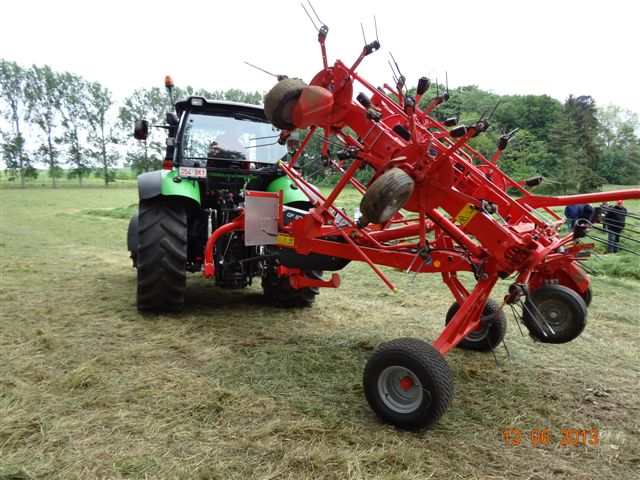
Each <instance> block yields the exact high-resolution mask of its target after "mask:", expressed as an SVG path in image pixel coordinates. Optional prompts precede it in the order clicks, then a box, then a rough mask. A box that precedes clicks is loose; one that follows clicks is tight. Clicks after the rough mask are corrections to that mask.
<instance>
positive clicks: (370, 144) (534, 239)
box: [204, 25, 640, 429]
mask: <svg viewBox="0 0 640 480" xmlns="http://www.w3.org/2000/svg"><path fill="white" fill-rule="evenodd" d="M327 33H328V28H327V27H326V26H325V25H322V26H321V27H320V28H319V29H318V41H319V43H320V47H321V53H322V62H323V66H322V69H321V70H320V71H319V72H318V74H317V75H315V77H313V78H312V79H311V81H310V82H309V84H306V83H305V82H303V81H302V80H300V79H294V78H287V77H279V81H278V83H277V84H276V85H275V86H274V87H273V88H272V89H271V91H270V92H269V93H268V94H267V96H266V97H265V107H264V109H265V113H266V116H267V119H268V120H269V121H270V122H271V123H272V124H273V125H274V126H276V127H277V128H279V129H281V130H282V133H281V141H282V142H284V141H285V140H286V139H287V138H288V137H289V136H290V135H291V134H292V131H293V130H295V129H308V133H307V135H306V137H305V138H304V139H303V141H302V143H301V146H300V148H299V149H298V151H297V152H296V154H295V155H293V156H292V158H290V159H288V160H283V161H281V162H280V169H281V170H282V171H283V172H284V173H285V174H286V175H287V176H288V177H289V178H290V180H291V182H292V183H293V184H294V185H295V186H296V187H297V188H298V189H299V190H300V191H301V192H303V193H304V194H305V195H306V197H307V198H308V200H309V202H310V204H311V205H312V208H310V209H309V210H308V212H303V214H302V215H299V216H297V217H296V218H294V219H289V221H285V220H286V211H285V210H286V209H285V208H284V207H283V200H282V194H281V193H280V194H278V193H272V192H261V193H260V194H259V195H251V193H250V192H248V194H247V198H251V202H247V203H246V205H245V207H244V208H245V211H244V213H243V214H242V215H240V216H238V217H237V218H236V220H234V222H232V223H229V224H227V225H225V226H223V227H221V228H220V229H218V230H216V231H214V232H213V233H212V235H211V236H210V238H209V241H208V242H207V247H206V249H205V264H204V271H205V276H209V277H212V276H214V274H215V268H216V265H215V262H214V260H213V259H214V251H215V244H216V241H217V240H218V238H219V237H220V236H221V235H224V234H227V233H229V232H231V231H241V232H244V235H245V238H251V237H255V236H256V235H258V234H259V233H260V232H264V231H265V226H264V221H265V220H264V219H265V218H267V219H268V218H269V217H270V216H271V217H273V218H274V219H276V222H277V225H276V226H275V227H274V228H275V229H276V232H275V233H274V234H273V235H272V240H271V241H270V243H271V244H272V245H274V248H279V249H280V250H281V251H283V252H286V251H289V252H290V254H291V255H295V256H296V258H297V259H298V263H299V264H304V261H303V259H305V258H312V257H314V256H322V258H334V259H344V260H346V261H349V260H355V261H361V262H365V263H367V264H368V265H369V266H370V267H371V269H373V271H374V272H375V273H376V274H377V275H378V276H379V277H380V278H381V280H382V281H383V282H384V283H385V284H386V285H387V286H388V287H389V288H391V289H392V290H394V291H396V290H397V289H396V287H395V286H394V285H393V283H392V282H391V281H390V280H389V279H388V278H387V277H386V276H385V275H384V273H383V272H382V271H381V270H380V269H379V268H378V266H379V265H384V266H388V267H393V268H397V269H403V270H405V271H407V272H416V273H439V274H440V275H441V276H442V279H443V281H444V283H445V284H446V285H447V287H448V288H449V289H450V291H451V293H452V294H453V297H454V299H455V302H454V303H453V305H452V307H451V308H450V309H449V312H448V313H447V319H446V326H445V328H444V330H443V331H442V333H441V334H440V335H439V337H438V338H437V339H436V340H435V342H434V343H433V345H430V344H428V343H426V342H424V341H422V340H418V339H412V338H401V339H397V340H393V341H390V342H388V343H385V344H383V345H381V346H379V347H378V348H377V349H376V351H375V352H374V353H373V355H372V357H371V358H370V360H369V361H368V362H367V365H366V367H365V370H364V391H365V395H366V398H367V401H368V402H369V404H370V406H371V407H372V409H373V410H374V411H375V413H376V414H377V415H379V416H380V417H381V418H382V419H383V420H385V421H387V422H389V423H391V424H393V425H396V426H398V427H400V428H405V429H418V428H422V427H428V426H431V425H433V424H434V423H436V422H437V421H438V419H439V418H440V417H441V416H442V415H443V413H444V412H445V411H446V409H447V408H448V406H449V404H450V402H451V400H452V396H453V377H452V374H451V371H450V369H449V367H448V365H447V363H446V361H445V359H444V355H445V354H446V353H447V352H449V351H450V350H451V349H452V348H453V347H455V346H460V347H463V348H467V349H472V350H478V351H491V350H493V348H495V347H496V346H497V345H499V344H500V343H501V342H502V340H503V337H504V335H505V331H506V316H505V314H504V312H503V310H504V309H505V307H506V306H509V307H511V306H514V305H520V306H521V307H522V321H523V323H524V325H525V326H526V327H527V328H528V330H529V332H530V334H531V336H532V337H534V338H535V339H537V340H539V341H541V342H547V343H564V342H568V341H571V340H573V339H575V338H576V337H577V336H579V335H580V334H581V332H582V331H583V329H584V328H585V324H586V318H587V304H588V303H589V301H590V298H591V288H590V281H589V277H588V275H587V274H586V272H585V271H584V270H583V268H581V266H580V264H579V261H580V260H583V259H584V257H585V252H584V250H585V249H589V248H593V246H594V245H593V244H586V243H580V242H578V241H576V240H577V239H578V238H580V237H583V236H584V235H585V232H586V229H587V228H588V226H586V225H581V226H579V227H578V228H576V229H575V231H573V232H570V233H569V234H567V235H561V234H560V232H559V227H560V226H561V225H562V224H563V220H562V219H561V218H560V217H559V216H558V215H557V214H556V213H555V212H554V211H553V210H551V207H559V206H565V205H572V204H583V203H591V202H603V201H608V200H620V199H634V198H635V199H638V198H640V190H624V191H613V192H599V193H589V194H582V195H573V196H556V197H543V196H537V195H532V194H530V193H529V192H528V191H527V189H526V188H525V187H527V186H534V185H535V184H537V183H539V179H538V180H536V179H531V180H529V181H526V182H522V181H520V182H519V181H516V180H513V179H511V178H509V177H508V176H507V175H505V174H504V173H503V172H502V171H501V170H500V169H499V168H498V167H497V165H496V162H497V160H498V158H499V156H500V154H501V152H502V151H503V150H504V149H505V147H506V146H507V143H508V140H509V135H505V136H503V137H502V138H501V139H500V142H499V144H498V148H497V151H496V153H495V155H494V156H493V157H492V158H491V159H487V158H485V157H484V156H483V155H481V154H480V153H478V152H477V151H476V150H474V149H473V148H472V147H471V146H470V145H469V140H470V139H472V138H473V137H476V136H477V135H480V134H482V133H483V132H484V131H486V130H487V129H488V128H489V121H488V120H487V119H485V118H481V119H480V120H479V121H477V122H476V123H473V124H471V125H469V126H465V125H459V124H457V121H456V120H455V119H454V120H447V121H446V122H440V121H437V120H436V119H435V118H434V117H432V116H431V112H432V111H433V110H434V109H435V108H436V107H437V106H438V105H439V104H441V103H442V102H444V101H446V100H448V97H449V94H448V92H445V93H443V94H441V95H436V96H435V98H434V99H433V100H432V101H431V103H430V104H428V106H427V107H426V108H423V109H421V108H419V103H420V100H421V98H422V97H423V95H424V94H425V92H426V91H427V90H428V88H429V83H430V82H429V80H428V79H427V78H425V77H423V78H420V80H419V81H418V84H417V89H416V94H415V95H409V94H407V93H405V92H404V87H405V79H404V77H402V76H401V75H398V78H396V85H394V86H393V87H391V86H388V85H386V84H385V85H384V88H376V87H374V86H373V85H372V84H370V83H369V82H368V81H366V80H365V79H364V78H362V77H361V76H360V75H358V73H357V72H356V69H357V68H358V66H359V65H360V63H361V62H362V60H363V59H364V58H365V57H366V56H367V55H369V54H371V53H372V52H374V51H376V50H378V49H379V48H380V43H379V42H378V40H375V41H373V42H372V43H369V44H366V45H365V46H364V48H363V50H362V52H361V54H360V55H359V57H358V58H357V59H356V61H355V62H354V63H353V64H352V65H350V66H349V65H346V64H344V63H343V62H342V61H340V60H336V61H335V63H334V64H333V65H330V64H329V62H328V60H327V52H326V48H325V39H326V37H327ZM398 73H399V72H398ZM356 87H357V88H359V89H361V91H360V92H359V93H358V94H357V95H354V93H355V90H354V88H356ZM320 132H322V134H323V136H324V144H323V152H322V153H323V158H324V160H325V161H326V162H327V163H328V164H330V165H331V166H333V167H334V168H335V169H336V170H337V171H338V172H340V174H341V176H340V179H339V181H338V182H337V184H336V185H335V187H334V188H333V189H332V190H331V192H330V193H329V194H328V195H326V196H325V195H323V194H322V193H321V192H320V191H319V190H318V189H317V188H316V187H314V186H313V185H312V184H311V183H310V182H309V181H307V180H306V179H305V178H304V176H303V175H302V173H301V171H300V170H299V169H298V168H297V165H296V163H297V162H298V160H299V158H300V156H301V155H302V153H303V152H304V151H305V148H306V147H307V145H308V144H309V141H310V139H311V138H312V137H313V136H314V135H317V134H319V133H320ZM330 136H333V137H334V138H337V139H338V140H339V141H340V143H341V150H340V151H339V152H338V153H337V155H336V156H335V157H331V156H330V153H329V137H330ZM365 165H368V166H369V167H371V168H372V169H373V170H374V172H375V173H374V175H373V178H372V180H371V181H370V182H369V184H368V185H363V184H362V183H360V182H359V181H358V180H356V178H355V174H356V173H357V172H358V170H359V169H360V168H362V167H364V166H365ZM347 185H351V186H352V187H353V188H354V189H355V190H357V191H358V192H360V193H361V194H362V200H361V203H360V211H361V213H362V216H361V217H359V218H351V217H350V216H349V215H348V214H347V213H345V212H344V211H343V210H341V209H340V208H338V207H337V206H336V205H335V203H334V202H335V201H336V199H337V198H338V196H339V195H340V193H341V192H342V191H343V189H344V188H345V187H346V186H347ZM508 189H510V190H515V191H517V192H518V195H517V196H515V197H512V196H511V195H509V194H508V193H507V190H508ZM257 210H260V214H258V215H256V214H255V213H254V212H255V211H257ZM401 210H402V212H401ZM266 241H268V240H266ZM343 265H344V264H342V266H343ZM325 269H327V270H330V268H325ZM337 269H338V268H336V269H335V270H337ZM458 272H471V273H472V275H473V278H475V286H474V287H473V288H471V289H467V288H465V286H464V285H463V283H462V282H461V280H460V279H459V277H458ZM304 273H305V272H304V270H303V269H302V268H293V267H291V266H286V264H280V265H279V266H278V267H277V268H276V274H277V275H278V276H280V277H282V278H284V279H288V281H289V283H290V285H291V287H292V288H293V289H303V288H319V287H332V288H335V287H337V286H339V277H338V275H337V274H336V273H334V274H333V275H332V277H331V279H330V280H323V279H322V278H318V277H316V278H311V277H310V276H309V275H305V274H304ZM506 278H514V281H513V283H512V284H511V286H510V287H509V288H508V291H507V292H505V295H504V298H503V300H502V301H501V302H496V301H495V300H493V299H491V298H490V294H491V292H492V290H493V289H494V287H495V285H496V283H497V282H498V281H499V280H500V279H506Z"/></svg>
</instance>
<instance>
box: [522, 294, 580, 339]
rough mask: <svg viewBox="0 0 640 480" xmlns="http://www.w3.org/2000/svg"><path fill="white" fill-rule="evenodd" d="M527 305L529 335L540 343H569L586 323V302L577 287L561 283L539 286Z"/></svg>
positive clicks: (524, 317)
mask: <svg viewBox="0 0 640 480" xmlns="http://www.w3.org/2000/svg"><path fill="white" fill-rule="evenodd" d="M525 307H526V308H525V309H524V312H523V315H522V320H523V322H524V324H525V326H526V327H527V329H528V330H529V334H530V335H531V336H532V337H533V338H535V339H537V340H540V341H541V342H545V343H566V342H570V341H571V340H573V339H574V338H576V337H578V336H579V335H580V334H581V333H582V331H583V330H584V327H585V326H586V324H587V306H586V304H585V301H584V300H583V298H582V297H581V296H580V295H579V294H578V293H576V292H575V291H574V290H571V289H570V288H567V287H563V286H562V285H548V286H546V287H542V288H539V289H538V290H536V291H534V292H533V293H532V294H531V295H530V296H529V298H528V299H527V301H526V302H525ZM540 315H541V316H542V319H541V318H540ZM547 324H548V325H547ZM549 327H551V329H552V330H553V332H552V331H551V330H550V329H549Z"/></svg>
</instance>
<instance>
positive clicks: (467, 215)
mask: <svg viewBox="0 0 640 480" xmlns="http://www.w3.org/2000/svg"><path fill="white" fill-rule="evenodd" d="M476 213H478V210H476V209H475V208H474V207H473V205H471V204H470V203H467V204H466V205H465V206H464V207H463V209H462V210H460V212H458V215H456V222H458V223H459V224H460V226H462V227H464V226H465V225H466V224H467V223H469V222H470V221H471V219H472V218H473V217H474V216H475V215H476Z"/></svg>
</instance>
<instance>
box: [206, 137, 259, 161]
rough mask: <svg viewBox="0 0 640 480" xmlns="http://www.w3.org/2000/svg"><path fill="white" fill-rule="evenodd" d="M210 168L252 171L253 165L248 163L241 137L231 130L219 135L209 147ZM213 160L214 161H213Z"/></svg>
mask: <svg viewBox="0 0 640 480" xmlns="http://www.w3.org/2000/svg"><path fill="white" fill-rule="evenodd" d="M208 158H209V161H208V162H207V164H208V166H212V167H218V168H234V169H237V168H240V169H242V170H250V169H251V168H254V167H253V165H252V164H251V163H250V162H248V161H247V156H246V153H245V146H244V145H243V144H242V142H240V139H239V135H236V134H235V132H232V131H230V130H228V131H226V132H225V133H223V134H221V135H218V136H217V137H216V138H215V139H214V140H213V141H212V142H211V144H210V145H209V153H208ZM212 160H213V161H212Z"/></svg>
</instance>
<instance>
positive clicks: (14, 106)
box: [0, 60, 38, 187]
mask: <svg viewBox="0 0 640 480" xmlns="http://www.w3.org/2000/svg"><path fill="white" fill-rule="evenodd" d="M26 85H27V73H26V71H25V70H24V69H23V68H22V67H21V66H20V65H18V64H17V63H15V62H10V61H7V60H0V115H1V116H2V118H3V119H4V120H6V121H7V122H8V124H9V129H8V130H7V131H4V130H3V131H2V132H1V134H2V154H3V157H4V161H5V163H6V165H7V169H8V170H9V172H10V175H11V176H12V177H18V178H19V179H20V184H21V185H22V187H24V186H25V182H26V179H27V178H35V177H37V175H38V171H37V170H36V169H35V167H34V166H33V165H32V161H31V158H30V157H29V155H28V153H27V151H26V148H25V144H26V141H25V137H24V134H23V130H22V129H23V123H25V121H26V118H27V116H28V103H27V101H26V95H25V89H26Z"/></svg>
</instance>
